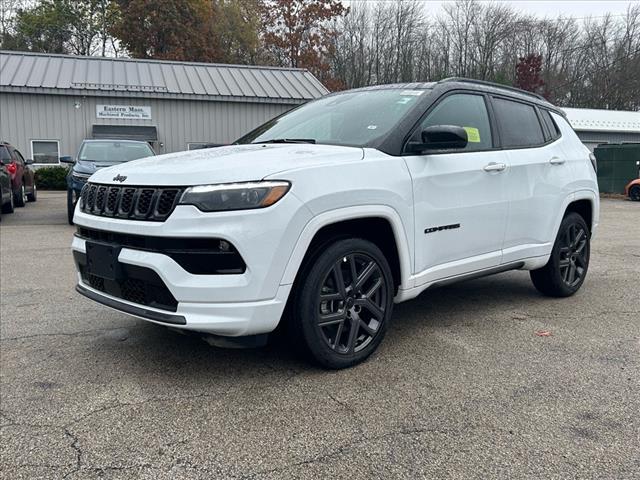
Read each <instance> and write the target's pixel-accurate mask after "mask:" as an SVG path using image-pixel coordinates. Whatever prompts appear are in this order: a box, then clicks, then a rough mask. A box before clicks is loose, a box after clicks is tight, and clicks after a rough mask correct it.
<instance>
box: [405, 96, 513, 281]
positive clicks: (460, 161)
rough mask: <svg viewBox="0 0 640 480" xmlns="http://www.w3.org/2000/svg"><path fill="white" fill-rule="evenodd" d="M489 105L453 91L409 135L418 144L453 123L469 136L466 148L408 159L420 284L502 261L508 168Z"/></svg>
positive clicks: (495, 264) (483, 100)
mask: <svg viewBox="0 0 640 480" xmlns="http://www.w3.org/2000/svg"><path fill="white" fill-rule="evenodd" d="M486 102H487V100H486V97H485V95H483V94H478V93H471V92H454V93H451V94H449V95H447V96H445V97H444V98H442V99H440V100H439V101H438V103H437V104H436V105H435V106H434V107H433V108H432V109H431V110H430V111H429V112H427V114H426V116H425V118H424V119H423V120H422V122H421V124H420V125H419V126H418V128H417V129H416V131H415V132H414V134H413V135H412V138H411V140H417V141H419V135H420V133H421V132H422V130H423V129H424V128H426V127H429V126H435V125H456V126H460V127H463V128H465V130H467V133H468V138H469V142H468V144H467V146H466V148H464V149H459V150H450V151H439V152H437V153H427V154H420V155H406V156H405V157H404V159H405V162H406V164H407V167H408V169H409V172H410V174H411V177H412V181H413V193H414V215H415V246H416V247H415V248H416V253H415V271H416V274H417V278H416V282H417V283H416V286H420V285H421V284H424V283H428V282H432V281H434V280H438V279H441V278H446V277H449V276H455V275H459V274H463V273H467V272H470V271H473V270H479V269H485V268H490V267H493V266H497V265H499V264H500V259H501V249H502V241H503V238H504V233H505V228H506V222H507V207H508V192H507V188H506V187H507V184H506V176H505V174H506V172H507V170H508V165H507V159H506V154H505V153H504V152H502V151H500V150H499V149H496V148H495V145H494V134H493V129H494V127H493V126H492V123H491V120H490V117H489V111H488V108H487V103H486Z"/></svg>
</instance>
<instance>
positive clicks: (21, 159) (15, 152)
mask: <svg viewBox="0 0 640 480" xmlns="http://www.w3.org/2000/svg"><path fill="white" fill-rule="evenodd" d="M13 154H14V155H15V156H16V160H17V161H18V162H20V163H24V157H23V156H22V154H21V153H20V152H19V151H18V150H14V151H13Z"/></svg>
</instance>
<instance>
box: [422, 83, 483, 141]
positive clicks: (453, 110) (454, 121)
mask: <svg viewBox="0 0 640 480" xmlns="http://www.w3.org/2000/svg"><path fill="white" fill-rule="evenodd" d="M434 125H455V126H458V127H462V128H464V129H465V130H466V131H467V138H468V143H467V146H466V147H465V148H464V149H463V150H460V151H464V152H469V151H474V150H488V149H490V148H491V147H493V141H492V138H491V123H490V122H489V114H488V113H487V106H486V105H485V102H484V97H482V96H481V95H473V94H466V93H455V94H453V95H449V96H448V97H445V98H444V99H443V100H442V101H440V103H438V105H436V107H435V108H434V109H433V110H432V111H431V112H430V113H429V115H427V117H426V118H425V119H424V120H423V121H422V124H421V125H420V128H419V129H418V132H417V135H418V136H419V135H420V133H421V132H422V130H424V129H425V128H427V127H432V126H434ZM416 140H418V141H419V138H416ZM456 151H458V150H456Z"/></svg>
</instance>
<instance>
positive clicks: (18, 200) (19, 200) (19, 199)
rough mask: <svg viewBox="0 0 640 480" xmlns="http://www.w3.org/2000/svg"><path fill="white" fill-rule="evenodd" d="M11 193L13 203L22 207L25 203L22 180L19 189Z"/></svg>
mask: <svg viewBox="0 0 640 480" xmlns="http://www.w3.org/2000/svg"><path fill="white" fill-rule="evenodd" d="M13 195H14V200H13V203H14V204H15V206H16V207H24V206H25V205H26V204H27V192H26V190H25V188H24V182H22V185H20V190H18V191H17V192H14V193H13Z"/></svg>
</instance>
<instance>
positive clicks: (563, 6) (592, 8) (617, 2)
mask: <svg viewBox="0 0 640 480" xmlns="http://www.w3.org/2000/svg"><path fill="white" fill-rule="evenodd" d="M369 1H385V0H369ZM387 1H389V0H387ZM419 1H422V2H424V4H425V8H429V9H431V8H435V9H436V11H440V9H441V7H442V5H443V4H445V3H448V2H449V1H450V2H451V3H453V2H454V0H419ZM481 1H482V0H481ZM498 1H499V3H507V4H509V5H511V6H512V7H513V8H514V9H516V10H519V11H521V12H523V13H530V14H533V15H536V16H538V17H549V18H556V17H558V16H560V15H562V16H571V17H576V18H584V17H587V16H596V17H599V16H602V15H605V14H607V13H611V14H613V15H623V14H624V13H625V12H626V11H627V8H628V7H629V5H637V4H640V0H635V1H629V0H626V1H622V0H598V1H593V0H537V1H536V0H498ZM345 3H347V4H348V3H349V2H348V1H345ZM494 3H497V2H496V1H495V0H494Z"/></svg>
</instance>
